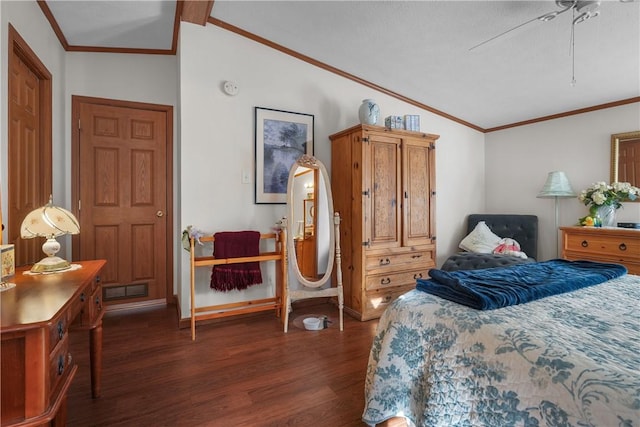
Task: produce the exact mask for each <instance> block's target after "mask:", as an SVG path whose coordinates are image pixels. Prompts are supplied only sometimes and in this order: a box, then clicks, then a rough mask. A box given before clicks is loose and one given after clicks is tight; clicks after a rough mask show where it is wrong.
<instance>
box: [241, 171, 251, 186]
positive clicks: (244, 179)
mask: <svg viewBox="0 0 640 427" xmlns="http://www.w3.org/2000/svg"><path fill="white" fill-rule="evenodd" d="M249 179H250V178H249V171H248V170H246V169H243V170H242V183H243V184H248V183H249Z"/></svg>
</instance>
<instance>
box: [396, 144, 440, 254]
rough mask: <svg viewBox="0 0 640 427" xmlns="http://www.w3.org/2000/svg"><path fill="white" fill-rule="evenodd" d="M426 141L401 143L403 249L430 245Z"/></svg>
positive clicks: (429, 199) (428, 151) (429, 184)
mask: <svg viewBox="0 0 640 427" xmlns="http://www.w3.org/2000/svg"><path fill="white" fill-rule="evenodd" d="M429 158H430V148H429V142H428V141H426V140H421V139H412V138H407V139H405V140H403V144H402V181H403V185H402V188H403V194H402V196H403V202H402V203H403V210H402V242H403V246H419V245H428V244H431V234H432V233H431V221H430V212H431V210H432V209H433V208H432V207H431V206H430V202H431V200H432V185H431V182H430V175H431V173H430V169H431V167H430V162H429Z"/></svg>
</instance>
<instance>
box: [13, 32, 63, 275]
mask: <svg viewBox="0 0 640 427" xmlns="http://www.w3.org/2000/svg"><path fill="white" fill-rule="evenodd" d="M9 48H10V51H9V76H8V80H9V81H8V89H9V90H8V123H9V129H8V136H9V144H8V162H7V163H8V177H7V178H8V190H9V191H8V193H7V204H8V215H7V217H8V218H7V220H8V221H7V225H8V230H7V231H8V242H9V243H12V244H14V245H15V262H16V266H21V265H28V264H33V263H34V262H37V261H39V260H40V259H42V258H43V257H44V256H45V255H44V253H43V252H42V249H41V247H42V243H43V242H44V239H37V238H36V239H28V240H24V239H22V238H21V237H20V226H21V224H22V220H23V219H24V218H25V217H26V216H27V214H28V213H29V212H31V211H32V210H33V209H35V208H37V207H39V206H43V205H45V204H46V203H47V202H48V200H49V196H50V195H51V192H52V169H51V158H52V155H51V150H52V149H51V73H49V71H48V70H47V69H46V67H45V66H44V64H42V62H40V60H39V59H38V57H37V56H36V54H35V53H34V52H33V51H32V50H31V49H30V48H29V46H28V45H27V44H26V42H25V41H24V40H23V39H22V38H21V37H20V35H19V34H18V33H17V31H15V29H14V28H13V27H12V26H11V25H9ZM54 201H55V200H54Z"/></svg>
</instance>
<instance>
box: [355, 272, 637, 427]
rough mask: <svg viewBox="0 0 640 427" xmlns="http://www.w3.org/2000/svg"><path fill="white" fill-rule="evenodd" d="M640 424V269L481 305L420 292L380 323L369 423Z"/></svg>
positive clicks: (497, 426)
mask: <svg viewBox="0 0 640 427" xmlns="http://www.w3.org/2000/svg"><path fill="white" fill-rule="evenodd" d="M396 416H404V417H406V418H407V420H408V421H409V422H410V424H412V425H416V426H446V427H452V426H470V427H471V426H473V427H475V426H491V427H502V426H527V427H529V426H567V427H568V426H574V427H579V426H581V427H583V426H603V427H616V426H620V427H631V426H640V276H634V275H624V276H622V277H619V278H617V279H613V280H610V281H608V282H605V283H603V284H600V285H596V286H592V287H589V288H585V289H581V290H578V291H574V292H571V293H567V294H562V295H556V296H552V297H548V298H544V299H541V300H537V301H533V302H530V303H527V304H522V305H515V306H510V307H505V308H501V309H498V310H492V311H479V310H475V309H472V308H469V307H466V306H463V305H459V304H456V303H454V302H451V301H447V300H444V299H442V298H439V297H437V296H434V295H430V294H427V293H425V292H421V291H418V290H413V291H410V292H408V293H407V294H405V295H403V296H402V297H400V298H399V299H398V300H396V301H395V302H394V303H393V304H392V305H391V306H389V307H388V308H387V310H386V311H385V312H384V314H383V315H382V317H381V318H380V322H379V324H378V332H377V335H376V337H375V339H374V341H373V345H372V348H371V354H370V356H369V365H368V368H367V377H366V381H365V409H364V414H363V417H362V418H363V421H364V422H366V423H367V424H369V425H374V424H377V423H381V422H383V421H385V420H387V419H389V418H391V417H396Z"/></svg>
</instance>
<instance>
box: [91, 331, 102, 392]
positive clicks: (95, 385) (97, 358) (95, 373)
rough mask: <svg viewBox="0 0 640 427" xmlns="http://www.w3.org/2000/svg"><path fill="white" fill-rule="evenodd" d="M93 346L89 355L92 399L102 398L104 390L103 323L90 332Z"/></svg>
mask: <svg viewBox="0 0 640 427" xmlns="http://www.w3.org/2000/svg"><path fill="white" fill-rule="evenodd" d="M89 343H90V346H91V349H90V352H89V355H90V359H91V397H93V398H94V399H97V398H98V397H100V393H101V389H102V321H100V323H99V324H97V325H96V327H95V328H92V329H91V330H90V332H89Z"/></svg>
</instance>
